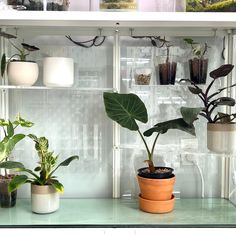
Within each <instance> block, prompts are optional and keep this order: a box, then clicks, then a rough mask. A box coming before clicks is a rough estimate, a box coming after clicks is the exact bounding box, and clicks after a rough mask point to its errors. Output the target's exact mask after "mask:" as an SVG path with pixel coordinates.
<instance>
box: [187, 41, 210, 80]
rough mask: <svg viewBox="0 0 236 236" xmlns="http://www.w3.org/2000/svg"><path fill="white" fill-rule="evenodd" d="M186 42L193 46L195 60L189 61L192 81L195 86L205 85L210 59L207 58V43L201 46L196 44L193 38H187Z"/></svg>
mask: <svg viewBox="0 0 236 236" xmlns="http://www.w3.org/2000/svg"><path fill="white" fill-rule="evenodd" d="M184 41H185V42H186V43H187V44H189V45H190V46H191V49H192V53H193V58H192V59H190V60H189V71H190V79H191V80H192V81H193V82H194V83H195V84H205V83H206V78H207V69H208V59H207V58H205V54H206V52H207V49H208V48H209V47H208V45H207V43H204V44H200V43H197V42H194V40H193V39H191V38H185V39H184Z"/></svg>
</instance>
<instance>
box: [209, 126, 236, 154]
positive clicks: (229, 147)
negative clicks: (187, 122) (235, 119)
mask: <svg viewBox="0 0 236 236" xmlns="http://www.w3.org/2000/svg"><path fill="white" fill-rule="evenodd" d="M207 148H208V149H209V150H211V151H213V152H216V153H233V152H235V151H236V123H228V124H222V123H208V124H207Z"/></svg>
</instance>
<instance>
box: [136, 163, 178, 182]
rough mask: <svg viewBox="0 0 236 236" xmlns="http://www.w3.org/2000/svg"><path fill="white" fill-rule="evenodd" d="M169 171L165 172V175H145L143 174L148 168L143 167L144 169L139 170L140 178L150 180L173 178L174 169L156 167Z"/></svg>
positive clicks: (156, 167)
mask: <svg viewBox="0 0 236 236" xmlns="http://www.w3.org/2000/svg"><path fill="white" fill-rule="evenodd" d="M159 168H162V169H168V170H169V171H168V172H164V173H148V172H147V173H145V172H142V171H143V170H146V169H148V167H143V168H139V169H138V171H137V172H138V176H141V177H143V178H148V179H169V178H170V177H173V175H174V174H173V171H174V169H173V168H171V167H167V166H155V169H159Z"/></svg>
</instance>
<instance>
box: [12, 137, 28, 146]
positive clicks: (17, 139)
mask: <svg viewBox="0 0 236 236" xmlns="http://www.w3.org/2000/svg"><path fill="white" fill-rule="evenodd" d="M23 138H25V135H24V134H16V135H14V136H13V137H12V140H13V142H14V144H15V145H16V144H17V143H18V142H20V141H21V140H22V139H23Z"/></svg>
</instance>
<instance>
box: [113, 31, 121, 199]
mask: <svg viewBox="0 0 236 236" xmlns="http://www.w3.org/2000/svg"><path fill="white" fill-rule="evenodd" d="M113 88H114V91H115V92H119V91H120V36H119V30H115V35H114V45H113ZM119 147H120V126H119V125H118V124H117V123H115V122H113V198H120V148H119Z"/></svg>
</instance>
